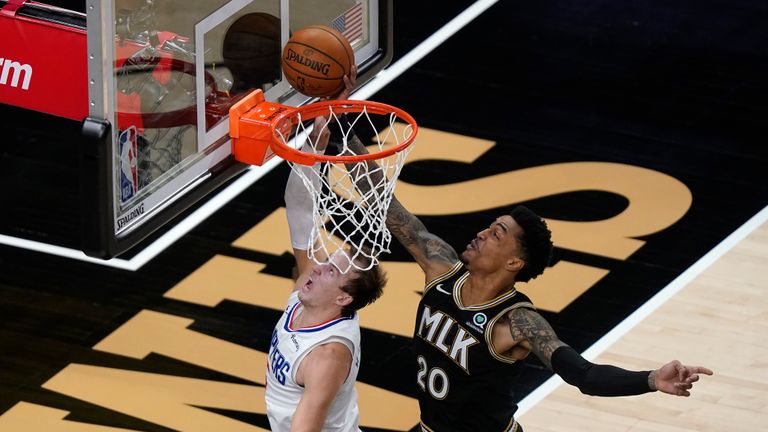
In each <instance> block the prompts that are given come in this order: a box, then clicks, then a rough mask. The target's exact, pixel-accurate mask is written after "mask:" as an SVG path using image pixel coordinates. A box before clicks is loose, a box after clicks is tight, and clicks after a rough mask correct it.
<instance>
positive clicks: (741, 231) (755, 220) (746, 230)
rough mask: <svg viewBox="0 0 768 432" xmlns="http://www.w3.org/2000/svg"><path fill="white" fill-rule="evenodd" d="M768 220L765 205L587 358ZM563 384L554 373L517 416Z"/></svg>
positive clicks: (587, 354)
mask: <svg viewBox="0 0 768 432" xmlns="http://www.w3.org/2000/svg"><path fill="white" fill-rule="evenodd" d="M767 220H768V206H766V207H764V208H763V209H762V210H761V211H759V212H758V213H757V214H756V215H754V216H752V217H751V218H750V219H749V220H748V221H747V222H745V223H744V224H743V225H742V226H741V227H739V228H738V229H737V230H736V231H734V232H733V233H731V235H729V236H728V237H726V238H725V240H723V241H721V242H720V243H719V244H718V245H717V246H715V247H714V248H713V249H712V250H710V251H709V252H708V253H707V254H706V255H704V256H703V257H701V258H700V259H699V260H698V261H696V262H695V263H694V264H693V265H692V266H690V267H688V269H687V270H685V271H684V272H683V273H682V274H680V276H678V277H677V278H675V280H673V281H672V282H670V283H669V285H667V286H666V287H664V288H663V289H662V290H661V291H659V292H658V293H657V294H656V295H655V296H653V297H652V298H651V299H650V300H648V301H647V302H645V304H643V305H642V306H641V307H640V308H639V309H637V310H636V311H635V312H633V313H632V315H630V316H628V317H627V318H626V319H625V320H624V321H622V322H621V323H619V324H618V325H617V326H616V327H614V328H613V329H612V330H611V331H610V332H608V333H607V334H606V335H605V336H603V337H602V338H600V339H599V340H598V341H597V342H595V343H594V344H593V345H592V346H591V347H589V348H588V349H587V350H586V351H584V353H583V354H582V355H583V356H584V358H586V359H587V360H593V359H594V358H595V357H597V356H598V355H600V354H601V353H603V352H604V351H605V350H607V349H608V348H609V347H610V346H611V345H613V344H614V343H615V342H616V341H618V340H619V339H620V338H621V337H622V336H624V335H625V334H627V333H628V332H629V331H630V330H631V329H632V328H634V327H635V326H636V325H637V324H639V323H640V322H642V321H643V320H644V319H646V318H647V317H648V316H649V315H650V314H651V313H653V311H655V310H656V309H657V308H658V307H659V306H661V305H663V304H664V303H666V302H667V301H668V300H669V299H670V298H672V297H673V296H674V295H675V294H677V293H678V292H679V291H680V290H681V289H683V287H685V286H687V285H688V284H689V283H691V281H693V280H694V279H695V278H696V277H697V276H699V275H700V274H701V273H702V272H704V270H706V269H708V268H709V267H710V266H711V265H712V264H714V263H715V261H717V260H718V259H720V257H722V256H723V255H725V254H726V253H727V252H728V251H730V250H731V249H733V247H734V246H736V245H737V244H738V243H739V242H740V241H742V240H744V239H745V238H746V237H747V236H748V235H750V234H751V233H752V232H753V231H755V230H756V229H757V228H758V227H760V226H761V225H762V224H763V223H765V222H766V221H767ZM561 384H563V380H562V378H560V377H559V376H557V375H555V376H553V377H552V378H550V379H548V380H547V381H545V382H544V384H542V385H540V386H539V387H537V388H536V390H534V391H532V392H531V393H530V394H529V395H528V396H526V397H525V398H523V400H522V401H520V404H519V408H518V410H517V413H516V414H515V417H517V418H520V417H521V416H522V415H523V414H525V413H526V412H527V411H528V410H529V409H531V408H532V407H533V406H535V405H536V404H538V403H539V402H541V401H542V400H543V399H544V398H545V397H547V396H548V395H549V394H550V393H552V392H553V391H555V389H557V387H558V386H560V385H561Z"/></svg>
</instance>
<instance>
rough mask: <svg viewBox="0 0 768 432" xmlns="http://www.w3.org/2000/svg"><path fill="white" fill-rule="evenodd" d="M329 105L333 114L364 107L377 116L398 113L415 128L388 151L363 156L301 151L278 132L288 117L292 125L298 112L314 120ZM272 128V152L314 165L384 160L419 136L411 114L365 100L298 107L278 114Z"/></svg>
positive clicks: (271, 125) (339, 101)
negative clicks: (284, 139) (330, 154)
mask: <svg viewBox="0 0 768 432" xmlns="http://www.w3.org/2000/svg"><path fill="white" fill-rule="evenodd" d="M329 107H333V113H334V114H337V115H341V114H345V113H359V112H362V111H363V109H365V110H367V111H368V112H370V113H372V114H378V115H390V114H395V115H396V116H397V118H398V119H401V120H403V121H405V122H406V123H408V124H409V125H410V126H411V128H412V129H413V131H412V133H411V135H410V136H409V137H408V138H407V139H406V140H405V141H403V142H402V143H400V144H398V145H396V146H394V147H391V148H388V149H386V150H382V151H378V152H375V153H367V154H363V155H351V156H329V155H324V154H314V153H307V152H303V151H301V150H298V149H295V148H293V147H291V146H289V145H288V144H286V143H285V142H283V139H282V137H281V136H280V134H279V133H278V125H280V124H281V123H284V122H285V121H286V119H290V121H291V124H292V125H293V124H295V123H296V118H297V117H298V115H299V114H301V116H302V121H306V120H312V119H314V118H316V117H319V116H322V115H327V114H328V112H329V110H328V108H329ZM270 127H271V128H272V142H271V147H272V151H274V152H275V154H276V155H278V156H280V157H281V158H283V159H285V160H289V161H291V162H294V163H298V164H301V165H314V164H315V163H317V162H332V163H350V162H362V161H365V160H376V159H382V158H385V157H387V156H390V155H393V154H395V153H397V152H399V151H401V150H403V149H405V148H406V147H408V146H409V145H411V143H413V140H414V139H415V138H416V134H417V132H418V130H419V127H418V125H417V124H416V120H414V119H413V117H411V115H410V114H408V113H407V112H405V111H403V110H402V109H400V108H397V107H394V106H392V105H387V104H384V103H381V102H373V101H362V100H332V101H324V102H316V103H313V104H309V105H305V106H302V107H298V108H293V109H290V110H287V111H285V112H283V113H281V114H279V115H278V116H276V117H275V118H274V119H273V120H272V122H271V123H270Z"/></svg>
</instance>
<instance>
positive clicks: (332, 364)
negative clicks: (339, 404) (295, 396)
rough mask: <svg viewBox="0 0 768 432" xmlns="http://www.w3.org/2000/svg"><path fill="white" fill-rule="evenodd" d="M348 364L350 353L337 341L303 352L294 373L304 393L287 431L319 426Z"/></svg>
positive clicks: (305, 431) (314, 430)
mask: <svg viewBox="0 0 768 432" xmlns="http://www.w3.org/2000/svg"><path fill="white" fill-rule="evenodd" d="M351 367H352V353H351V352H350V350H349V348H347V347H346V346H345V345H343V344H341V343H338V342H332V343H328V344H325V345H320V346H319V347H317V348H315V349H313V350H312V351H311V352H310V353H309V354H308V355H307V357H306V358H305V359H304V360H303V361H302V363H301V366H300V371H299V372H298V374H297V382H298V383H299V384H302V385H303V386H304V394H303V395H302V396H301V401H299V406H298V407H297V408H296V412H295V413H294V415H293V421H292V422H291V432H309V431H312V432H319V431H320V430H322V428H323V424H324V423H325V418H326V417H327V415H328V409H329V408H330V406H331V403H332V402H333V399H334V398H335V397H336V394H337V393H338V392H339V389H340V388H341V385H342V384H343V383H344V381H345V380H346V379H347V376H348V375H349V370H350V368H351Z"/></svg>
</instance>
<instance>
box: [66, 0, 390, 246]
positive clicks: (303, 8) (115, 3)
mask: <svg viewBox="0 0 768 432" xmlns="http://www.w3.org/2000/svg"><path fill="white" fill-rule="evenodd" d="M86 12H87V23H88V31H87V38H88V83H89V91H88V97H89V117H88V118H87V119H86V121H85V122H84V125H83V133H84V136H85V137H86V139H87V140H86V141H87V145H85V146H84V148H83V152H82V157H81V160H82V167H83V170H82V176H83V177H82V179H81V182H82V185H83V195H84V200H83V206H84V208H83V212H84V215H85V219H84V230H83V241H84V247H83V250H84V251H85V252H86V253H87V254H88V255H91V256H97V257H102V258H110V257H114V256H117V255H119V254H120V253H122V252H124V251H126V250H128V249H129V248H131V247H132V246H134V245H135V244H136V243H138V242H139V241H141V240H142V239H144V238H145V237H147V236H148V235H149V234H151V233H152V232H153V231H155V230H156V229H158V228H159V227H161V226H162V225H164V224H165V223H167V222H168V221H170V220H171V219H172V218H173V217H175V216H176V215H178V214H179V213H180V212H182V211H183V210H184V209H186V208H188V207H189V206H191V205H192V204H194V203H195V202H197V201H198V200H200V199H201V198H203V197H204V196H205V195H206V194H208V193H210V192H211V191H213V190H214V189H215V188H216V187H218V186H220V185H221V184H222V183H224V182H225V181H227V180H229V179H231V178H232V177H233V176H235V175H237V174H238V173H240V172H242V171H243V170H244V169H245V168H246V166H245V165H242V164H239V163H237V162H235V161H234V159H233V158H232V156H231V154H232V145H231V141H230V139H229V129H228V124H229V122H228V112H229V107H230V106H231V105H233V104H234V103H236V102H237V101H238V100H239V99H240V98H242V97H243V96H245V95H246V94H247V93H249V92H250V91H251V90H253V89H256V88H260V89H262V90H263V91H264V94H265V97H266V99H267V100H268V101H271V102H277V103H280V104H284V105H291V106H299V105H304V104H307V103H310V102H313V100H312V99H311V98H309V97H307V96H304V95H302V94H300V93H297V92H296V91H294V90H293V89H292V88H291V87H290V86H289V85H288V83H287V81H286V80H285V79H284V77H283V75H282V72H281V68H280V57H281V53H282V47H283V46H284V45H285V43H286V42H287V40H288V38H289V37H290V35H291V34H292V32H293V31H295V30H298V29H300V28H302V27H305V26H308V25H318V24H322V25H328V26H332V27H334V28H336V29H337V30H339V31H340V32H341V33H342V34H344V35H345V36H346V37H347V39H348V40H349V41H350V43H351V45H352V47H353V49H354V51H355V61H356V63H357V65H358V71H359V72H358V84H359V85H361V84H363V83H365V82H366V81H367V80H369V79H370V78H372V77H373V76H374V75H375V74H376V73H377V72H378V71H380V70H381V69H382V68H384V67H385V66H387V64H388V63H389V61H390V60H391V58H392V52H391V37H392V27H391V22H390V21H391V19H390V17H391V0H301V1H299V0H294V1H290V0H162V1H160V0H154V1H153V0H99V1H97V0H88V2H87V4H86Z"/></svg>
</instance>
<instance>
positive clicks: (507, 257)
mask: <svg viewBox="0 0 768 432" xmlns="http://www.w3.org/2000/svg"><path fill="white" fill-rule="evenodd" d="M522 234H523V229H522V228H520V226H519V225H518V224H517V222H515V220H514V219H513V218H512V216H510V215H504V216H500V217H498V218H496V220H495V221H493V223H492V224H491V225H490V226H489V227H488V228H486V229H484V230H482V231H480V232H479V233H477V236H476V237H475V238H474V239H472V241H471V242H469V244H468V245H467V248H466V249H465V250H464V252H463V253H462V254H461V256H462V258H464V260H465V261H466V263H467V266H468V267H469V269H470V270H485V271H490V272H493V271H497V270H499V269H501V268H503V267H507V268H509V269H513V270H514V269H515V268H516V267H517V266H519V265H521V262H522V258H521V257H520V242H519V241H518V239H517V238H518V236H520V235H522Z"/></svg>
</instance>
